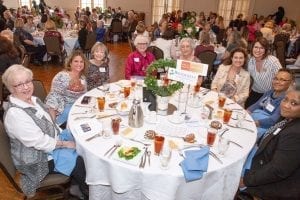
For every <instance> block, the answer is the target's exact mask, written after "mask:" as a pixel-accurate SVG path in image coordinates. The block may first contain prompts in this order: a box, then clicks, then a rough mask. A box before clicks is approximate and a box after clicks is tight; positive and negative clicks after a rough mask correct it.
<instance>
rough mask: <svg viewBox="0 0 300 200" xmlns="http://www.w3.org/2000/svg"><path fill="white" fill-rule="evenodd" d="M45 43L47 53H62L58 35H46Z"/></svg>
mask: <svg viewBox="0 0 300 200" xmlns="http://www.w3.org/2000/svg"><path fill="white" fill-rule="evenodd" d="M44 43H45V46H46V49H47V54H50V55H60V54H61V52H62V50H61V47H60V46H61V44H60V41H59V38H58V37H49V36H45V37H44Z"/></svg>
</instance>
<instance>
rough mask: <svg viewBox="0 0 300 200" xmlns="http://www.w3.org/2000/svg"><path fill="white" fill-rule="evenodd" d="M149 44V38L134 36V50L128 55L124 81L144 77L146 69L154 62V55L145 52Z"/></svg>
mask: <svg viewBox="0 0 300 200" xmlns="http://www.w3.org/2000/svg"><path fill="white" fill-rule="evenodd" d="M149 42H150V40H149V37H145V36H142V35H138V36H136V38H135V40H134V45H135V47H136V50H135V51H134V52H132V53H131V54H129V56H128V57H127V60H126V67H125V78H126V79H130V77H131V76H145V75H146V69H147V67H148V66H149V64H151V63H152V62H153V61H154V60H155V57H154V55H153V54H152V53H150V52H147V48H148V46H149Z"/></svg>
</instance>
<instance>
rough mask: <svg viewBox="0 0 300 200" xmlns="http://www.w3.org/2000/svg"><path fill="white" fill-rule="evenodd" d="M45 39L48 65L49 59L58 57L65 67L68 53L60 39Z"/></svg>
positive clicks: (47, 37)
mask: <svg viewBox="0 0 300 200" xmlns="http://www.w3.org/2000/svg"><path fill="white" fill-rule="evenodd" d="M43 39H44V43H45V46H46V50H47V63H48V61H49V57H51V56H58V57H59V59H60V61H61V62H60V63H61V64H62V65H63V63H64V62H65V58H66V57H67V52H66V50H65V49H62V48H61V43H60V41H59V38H58V37H49V36H45V37H44V38H43Z"/></svg>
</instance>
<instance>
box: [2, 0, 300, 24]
mask: <svg viewBox="0 0 300 200" xmlns="http://www.w3.org/2000/svg"><path fill="white" fill-rule="evenodd" d="M105 1H106V3H107V5H108V6H111V7H113V8H114V7H119V6H120V7H121V8H122V10H130V9H133V10H135V11H138V12H145V14H146V24H150V23H151V13H152V12H151V7H152V0H126V1H124V0H105ZM252 1H253V10H252V11H250V13H257V14H258V15H264V16H267V15H268V14H273V13H275V12H276V11H277V7H278V6H283V7H284V8H285V11H286V16H287V17H289V18H292V19H296V20H298V24H300V12H299V10H298V9H299V8H300V1H299V0H284V1H282V0H269V1H261V0H252ZM45 2H46V3H47V4H48V5H50V6H51V7H53V6H61V7H63V8H65V10H66V11H67V12H68V13H69V14H71V16H72V17H73V13H74V11H75V10H76V7H77V6H78V2H79V1H78V0H66V1H62V0H45ZM66 2H67V3H66ZM218 2H219V0H210V1H207V0H197V1H195V0H182V8H183V11H187V10H189V11H196V12H197V13H199V12H201V11H204V12H205V13H206V14H207V13H208V12H209V11H214V12H217V10H218ZM4 5H6V6H7V7H13V8H16V7H17V6H18V0H4Z"/></svg>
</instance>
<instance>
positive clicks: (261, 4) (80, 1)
mask: <svg viewBox="0 0 300 200" xmlns="http://www.w3.org/2000/svg"><path fill="white" fill-rule="evenodd" d="M0 1H1V0H0ZM20 2H24V4H26V3H28V2H32V0H28V1H20V0H3V5H5V6H6V7H7V8H13V9H17V8H18V7H20V6H22V5H21V4H20ZM37 2H39V1H37ZM45 2H46V3H47V6H49V7H51V8H62V9H63V10H64V11H65V12H67V13H68V14H69V15H70V16H71V19H72V20H75V15H74V13H75V12H76V8H77V7H80V8H84V7H86V6H89V3H88V2H90V1H84V0H72V1H70V0H66V1H61V0H45ZM91 2H95V5H96V2H102V4H100V5H102V6H103V7H106V8H107V7H111V8H116V9H117V8H118V7H120V9H122V12H123V13H127V11H129V10H134V11H135V12H137V13H142V14H141V16H140V17H141V18H140V19H143V21H144V24H145V25H146V26H147V27H151V25H152V24H154V21H159V20H160V16H161V15H160V13H159V12H157V13H155V12H154V11H153V10H154V7H155V5H156V6H157V7H159V6H162V4H163V3H162V2H165V4H164V5H166V4H168V3H170V4H171V2H173V3H174V2H176V5H174V7H173V9H177V10H179V9H180V10H182V12H186V11H195V13H197V14H198V13H200V12H202V11H203V12H204V13H205V15H209V13H210V12H214V13H218V12H221V11H222V12H223V13H224V15H225V13H227V12H225V10H228V9H229V8H228V7H226V6H224V5H225V4H226V2H228V1H227V0H210V1H205V0H197V1H196V0H176V1H168V0H164V1H163V0H162V1H160V0H147V1H144V0H142V1H141V0H127V1H124V0H103V1H96V0H92V1H91ZM232 2H235V3H236V8H239V10H233V11H232V12H231V13H234V15H235V16H233V15H232V16H229V15H228V16H224V18H225V26H227V25H228V24H229V22H230V20H234V19H235V18H236V16H237V14H239V13H243V14H244V19H246V18H247V17H248V16H252V15H253V14H257V15H258V16H260V15H263V16H268V15H272V14H274V13H276V11H277V8H278V7H279V6H282V7H284V9H285V16H287V18H288V19H292V20H293V21H294V22H295V23H296V24H297V26H299V25H300V15H299V7H300V1H299V0H285V1H281V0H272V1H270V0H269V1H258V0H248V1H245V2H247V3H248V4H247V6H246V7H245V6H244V7H242V6H240V7H239V4H238V2H243V1H239V0H234V1H232ZM223 4H224V5H223ZM93 6H94V4H92V7H93ZM222 6H223V7H222ZM95 7H96V6H95ZM166 11H168V12H170V11H172V7H170V8H169V10H168V9H166ZM106 28H107V29H109V25H108V26H107V27H106ZM298 31H300V28H298ZM297 35H298V37H299V35H300V33H299V32H298V33H297ZM121 37H122V38H121ZM74 43H75V42H74ZM74 43H73V44H74ZM103 43H104V44H105V45H106V46H107V48H108V51H109V54H108V57H109V78H110V82H116V81H119V80H122V79H125V65H126V59H127V57H128V55H129V54H130V53H131V52H132V46H131V45H132V43H131V42H130V39H128V38H126V37H125V38H123V36H120V35H118V34H116V35H115V34H114V33H112V35H110V34H108V33H106V36H105V38H104V40H103ZM0 45H1V44H0ZM291 48H292V47H291ZM71 49H72V47H71ZM224 51H225V50H224ZM223 54H224V52H223ZM286 58H287V57H286ZM296 58H297V57H296ZM296 58H295V59H294V62H295V60H296ZM284 59H285V58H284ZM298 59H299V56H298ZM298 59H297V60H298ZM31 61H32V60H31ZM31 61H29V63H28V65H27V67H28V68H30V69H31V70H32V71H33V74H34V79H35V80H40V81H42V83H43V85H44V87H45V90H46V92H47V93H48V92H49V91H50V88H51V82H52V79H53V77H54V76H55V75H56V74H57V73H58V72H60V71H62V70H63V68H64V66H63V64H62V63H60V62H56V61H53V62H52V61H49V62H46V61H44V62H43V63H42V65H37V64H36V63H35V62H31ZM283 62H285V61H283ZM292 65H293V64H292ZM287 66H288V64H287ZM292 70H294V71H295V73H296V74H295V76H296V84H300V64H299V66H294V67H292ZM0 186H1V187H0V200H2V199H3V200H4V199H10V200H17V199H23V198H24V196H23V194H20V193H18V192H17V191H16V190H15V189H14V187H13V186H12V185H11V184H10V182H9V180H7V178H6V177H5V175H4V174H3V172H2V171H0ZM40 195H41V196H39V197H38V199H46V197H45V196H47V194H40ZM43 195H45V196H43ZM70 199H72V200H75V199H76V198H75V197H74V198H73V197H72V198H70Z"/></svg>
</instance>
